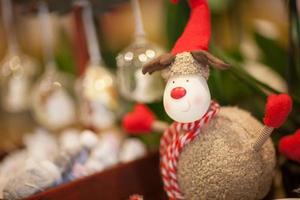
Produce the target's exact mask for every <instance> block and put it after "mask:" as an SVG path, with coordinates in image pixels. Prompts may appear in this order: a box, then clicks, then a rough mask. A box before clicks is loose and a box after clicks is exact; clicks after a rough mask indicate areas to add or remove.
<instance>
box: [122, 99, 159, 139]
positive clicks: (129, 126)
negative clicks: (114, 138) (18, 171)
mask: <svg viewBox="0 0 300 200" xmlns="http://www.w3.org/2000/svg"><path fill="white" fill-rule="evenodd" d="M154 120H155V115H154V114H153V113H152V112H151V110H150V109H149V108H148V107H147V106H145V105H143V104H136V105H135V106H134V109H133V111H132V112H130V113H127V114H126V115H125V116H124V117H123V121H122V126H123V129H124V130H125V131H126V132H128V133H132V134H140V133H147V132H150V131H151V130H152V124H153V122H154Z"/></svg>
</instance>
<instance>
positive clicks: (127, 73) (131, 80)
mask: <svg viewBox="0 0 300 200" xmlns="http://www.w3.org/2000/svg"><path fill="white" fill-rule="evenodd" d="M163 52H164V51H163V50H162V49H161V48H160V47H158V46H156V45H155V44H152V43H150V42H148V41H147V40H146V39H144V38H140V39H139V38H138V39H137V40H136V41H135V42H134V43H132V44H131V45H129V46H128V47H127V48H125V49H124V50H123V51H122V52H121V53H120V54H119V55H118V56H117V58H116V60H117V66H118V72H117V78H118V88H119V90H120V93H121V94H122V96H123V97H125V98H126V99H127V100H131V101H137V102H142V103H151V102H154V101H157V100H160V99H161V97H162V94H163V88H164V81H163V79H162V76H161V74H160V73H159V72H156V73H154V74H152V75H149V74H146V75H144V74H143V73H142V67H143V65H144V64H145V63H147V62H149V61H150V60H152V59H154V58H156V57H157V56H159V55H161V54H162V53H163Z"/></svg>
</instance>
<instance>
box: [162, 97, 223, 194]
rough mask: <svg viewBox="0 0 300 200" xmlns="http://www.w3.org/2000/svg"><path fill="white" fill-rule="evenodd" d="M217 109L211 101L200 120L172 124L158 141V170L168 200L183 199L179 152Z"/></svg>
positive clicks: (217, 105) (197, 133)
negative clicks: (178, 178)
mask: <svg viewBox="0 0 300 200" xmlns="http://www.w3.org/2000/svg"><path fill="white" fill-rule="evenodd" d="M219 109H220V106H219V104H218V103H216V102H214V101H212V102H211V105H210V108H209V110H208V111H207V113H206V114H205V115H204V116H203V117H202V118H201V119H200V120H197V121H195V122H191V123H178V122H174V123H173V124H172V125H171V126H170V127H169V128H168V129H167V130H166V131H165V132H164V134H163V136H162V138H161V140H160V159H161V160H160V170H161V174H162V179H163V183H164V189H165V191H166V193H167V195H168V197H169V199H170V200H179V199H184V197H183V194H182V193H181V191H180V188H179V185H178V181H177V163H178V159H179V155H180V153H181V151H182V150H183V148H184V147H185V145H187V144H189V143H190V142H192V141H193V140H194V139H195V138H196V137H197V136H198V135H199V134H200V131H201V127H202V126H203V125H204V124H206V123H208V122H209V121H210V120H211V119H212V118H213V117H214V116H215V115H216V114H217V112H218V111H219ZM181 132H183V133H181Z"/></svg>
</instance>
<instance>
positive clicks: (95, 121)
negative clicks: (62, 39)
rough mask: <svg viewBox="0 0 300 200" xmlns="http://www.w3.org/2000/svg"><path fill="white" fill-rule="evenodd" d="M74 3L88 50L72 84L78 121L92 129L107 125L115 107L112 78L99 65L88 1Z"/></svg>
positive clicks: (109, 126) (114, 114) (97, 47)
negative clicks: (85, 63)
mask: <svg viewBox="0 0 300 200" xmlns="http://www.w3.org/2000/svg"><path fill="white" fill-rule="evenodd" d="M75 6H80V7H82V8H83V11H82V19H83V23H84V29H85V38H86V40H87V45H88V53H89V62H88V65H87V67H86V69H85V72H84V74H83V75H82V76H81V77H80V78H79V80H78V82H77V85H76V90H77V93H78V96H79V100H80V120H81V122H82V123H83V124H84V125H85V126H86V127H89V128H93V129H96V130H101V129H107V128H111V127H112V126H113V125H114V124H115V121H116V112H117V110H118V95H117V91H116V85H115V77H114V76H113V74H111V73H110V72H109V71H108V70H107V69H106V68H105V66H104V64H103V60H102V57H101V54H100V50H99V49H100V48H99V45H98V39H97V35H96V30H95V26H94V24H93V14H92V9H91V5H90V3H89V2H88V1H87V0H78V1H75Z"/></svg>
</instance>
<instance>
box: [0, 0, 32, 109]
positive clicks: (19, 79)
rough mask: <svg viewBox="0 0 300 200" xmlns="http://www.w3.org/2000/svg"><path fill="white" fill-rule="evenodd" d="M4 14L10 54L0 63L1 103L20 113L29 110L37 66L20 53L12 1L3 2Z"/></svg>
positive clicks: (4, 0) (5, 0) (4, 106)
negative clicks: (30, 94)
mask: <svg viewBox="0 0 300 200" xmlns="http://www.w3.org/2000/svg"><path fill="white" fill-rule="evenodd" d="M2 14H3V20H4V26H5V30H6V35H7V41H8V53H7V55H6V56H5V57H4V59H3V60H2V61H1V63H0V66H1V71H0V84H1V98H2V99H1V103H2V107H3V108H4V109H5V110H7V111H9V112H20V111H24V110H26V109H28V108H29V100H30V99H29V95H28V94H29V93H30V90H31V86H32V84H33V81H34V79H35V76H36V73H37V64H36V62H35V60H34V59H32V58H30V57H29V56H27V55H24V54H23V53H22V52H21V51H20V47H19V45H18V43H17V38H16V33H15V28H14V26H13V16H12V5H11V0H3V1H2Z"/></svg>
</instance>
